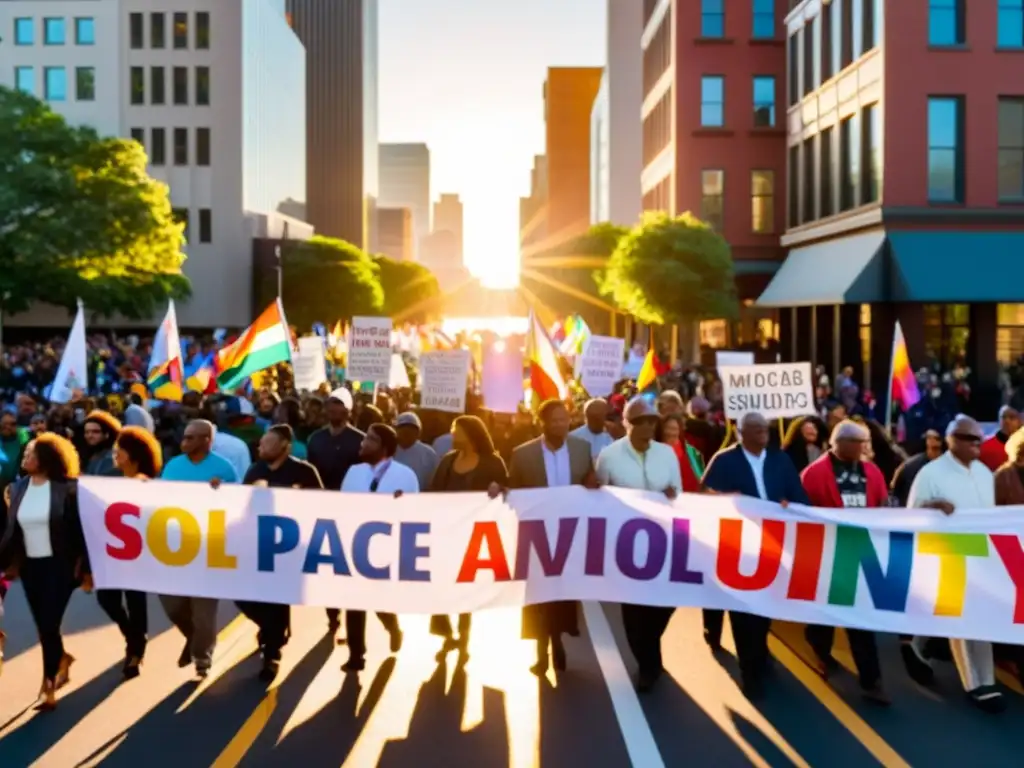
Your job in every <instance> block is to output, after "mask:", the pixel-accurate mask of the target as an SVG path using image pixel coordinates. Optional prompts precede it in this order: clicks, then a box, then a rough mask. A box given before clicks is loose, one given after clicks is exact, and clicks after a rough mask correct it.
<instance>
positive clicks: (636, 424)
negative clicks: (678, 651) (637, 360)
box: [597, 397, 683, 693]
mask: <svg viewBox="0 0 1024 768" xmlns="http://www.w3.org/2000/svg"><path fill="white" fill-rule="evenodd" d="M625 416H626V424H627V429H628V433H627V434H626V436H625V437H624V438H622V439H621V440H616V441H615V442H614V443H612V444H611V445H609V446H608V447H607V448H605V449H604V450H603V451H601V455H600V456H599V457H598V459H597V479H598V481H599V482H600V484H601V485H614V486H616V487H618V488H638V489H640V490H645V491H658V492H659V493H664V494H665V496H667V497H668V498H669V499H674V498H675V497H676V495H677V494H678V493H679V491H680V490H682V487H683V479H682V476H681V474H680V469H679V459H678V458H676V453H675V451H673V450H672V449H671V448H670V447H669V446H667V445H665V444H664V443H657V442H655V441H654V432H655V430H656V429H657V427H658V423H659V421H660V418H659V416H658V412H657V411H656V410H655V409H654V407H653V406H652V405H651V404H650V403H649V402H647V401H646V400H644V399H643V398H642V397H634V398H633V399H632V400H630V401H629V403H628V404H627V405H626V413H625ZM673 613H675V609H674V608H662V607H659V606H651V605H631V604H626V603H623V605H622V625H623V628H624V629H625V630H626V642H627V643H628V644H629V650H630V651H632V653H633V656H634V658H636V661H637V665H638V666H639V671H638V673H637V679H636V689H637V691H638V692H639V693H646V692H647V691H649V690H651V688H653V687H654V684H655V683H657V682H658V679H659V678H660V677H661V674H662V672H664V671H665V668H664V666H663V664H662V658H661V636H662V635H663V634H665V629H666V628H667V627H668V622H669V620H670V619H671V618H672V614H673Z"/></svg>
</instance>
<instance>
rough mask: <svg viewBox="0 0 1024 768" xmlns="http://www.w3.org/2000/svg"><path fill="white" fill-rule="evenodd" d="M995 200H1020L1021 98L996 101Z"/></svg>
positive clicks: (1023, 182) (1023, 190) (1023, 191)
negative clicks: (996, 168) (997, 164)
mask: <svg viewBox="0 0 1024 768" xmlns="http://www.w3.org/2000/svg"><path fill="white" fill-rule="evenodd" d="M999 199H1000V200H1007V201H1011V202H1019V201H1021V200H1024V98H1020V97H1015V98H1003V99H1000V100H999Z"/></svg>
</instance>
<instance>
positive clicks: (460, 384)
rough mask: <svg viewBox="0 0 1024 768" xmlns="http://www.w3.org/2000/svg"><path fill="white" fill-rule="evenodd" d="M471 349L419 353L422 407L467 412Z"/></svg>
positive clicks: (450, 411) (451, 411)
mask: <svg viewBox="0 0 1024 768" xmlns="http://www.w3.org/2000/svg"><path fill="white" fill-rule="evenodd" d="M469 362H470V361H469V350H467V349H446V350H439V351H437V352H424V353H423V354H422V355H420V382H421V383H422V386H423V392H422V394H421V396H420V408H432V409H433V410H435V411H448V412H449V413H465V411H466V379H467V377H468V376H469Z"/></svg>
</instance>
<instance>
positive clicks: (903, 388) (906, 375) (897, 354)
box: [887, 320, 921, 423]
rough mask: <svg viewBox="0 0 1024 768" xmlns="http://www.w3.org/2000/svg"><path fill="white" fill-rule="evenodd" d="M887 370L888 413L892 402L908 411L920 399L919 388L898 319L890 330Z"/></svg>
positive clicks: (890, 411)
mask: <svg viewBox="0 0 1024 768" xmlns="http://www.w3.org/2000/svg"><path fill="white" fill-rule="evenodd" d="M889 370H890V374H889V413H890V415H891V413H892V406H893V404H894V403H899V404H900V407H901V408H902V409H903V410H904V411H908V410H910V409H911V408H913V407H914V406H915V405H917V403H918V402H919V401H920V400H921V390H920V389H918V387H917V378H916V377H915V376H914V370H913V368H911V367H910V355H909V354H908V353H907V340H906V339H905V338H904V337H903V328H902V327H901V326H900V322H899V320H897V321H896V327H895V328H894V329H893V332H892V365H891V367H890V369H889ZM887 423H888V422H887Z"/></svg>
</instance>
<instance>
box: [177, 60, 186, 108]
mask: <svg viewBox="0 0 1024 768" xmlns="http://www.w3.org/2000/svg"><path fill="white" fill-rule="evenodd" d="M174 103H175V105H177V106H179V107H184V106H188V68H187V67H175V68H174Z"/></svg>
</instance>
